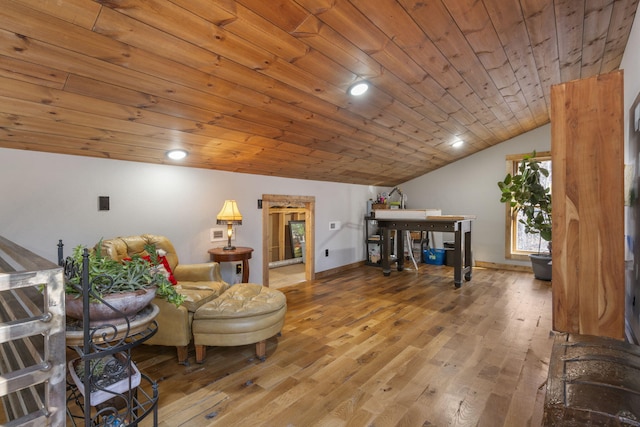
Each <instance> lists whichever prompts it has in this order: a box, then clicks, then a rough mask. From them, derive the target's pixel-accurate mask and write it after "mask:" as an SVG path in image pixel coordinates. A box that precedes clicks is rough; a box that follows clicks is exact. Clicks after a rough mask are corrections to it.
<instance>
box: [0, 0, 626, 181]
mask: <svg viewBox="0 0 640 427" xmlns="http://www.w3.org/2000/svg"><path fill="white" fill-rule="evenodd" d="M637 3H638V0H616V1H614V0H584V1H583V0H555V1H552V0H429V1H424V0H268V1H267V0H238V1H231V0H216V1H212V0H171V1H168V0H102V1H91V0H57V1H56V0H21V1H12V0H2V7H1V8H0V37H1V38H2V40H1V41H0V146H2V147H9V148H18V149H25V150H35V151H46V152H55V153H66V154H74V155H83V156H94V157H102V158H111V159H123V160H132V161H139V162H148V163H172V164H175V162H172V161H169V160H167V159H166V158H165V152H166V151H167V150H169V149H172V148H184V149H186V150H187V151H188V152H189V156H188V157H187V159H186V160H184V161H182V162H181V163H180V164H183V165H186V166H191V167H198V168H210V169H218V170H225V171H234V172H242V173H251V174H261V175H273V176H282V177H291V178H302V179H314V180H322V181H336V182H344V183H357V184H366V185H383V186H393V185H396V184H398V183H402V182H405V181H407V180H409V179H412V178H414V177H417V176H420V175H423V174H425V173H427V172H430V171H433V170H435V169H437V168H439V167H442V166H444V165H446V164H448V163H451V162H454V161H456V160H458V159H461V158H463V157H465V156H468V155H470V154H473V153H475V152H477V151H480V150H482V149H485V148H487V147H490V146H492V145H494V144H497V143H499V142H502V141H505V140H506V139H509V138H512V137H514V136H517V135H519V134H521V133H523V132H527V131H529V130H531V129H534V128H536V127H538V126H541V125H544V124H546V123H548V121H549V105H550V99H549V96H550V86H551V85H553V84H556V83H560V82H566V81H569V80H574V79H579V78H584V77H589V76H593V75H596V74H599V73H606V72H609V71H612V70H615V69H617V68H618V67H619V65H620V61H621V58H622V55H623V52H624V48H625V46H626V43H627V40H628V37H629V32H630V29H631V25H632V22H633V19H634V16H635V13H636V9H637ZM359 80H368V81H369V82H370V83H371V85H372V87H371V89H370V90H369V91H368V92H367V93H366V94H365V95H364V96H362V97H361V98H357V99H356V98H353V97H350V96H349V95H347V93H346V91H347V88H348V87H349V86H350V85H352V84H353V83H354V82H357V81H359ZM458 139H459V140H462V141H464V142H465V144H464V145H463V146H462V147H461V148H457V149H456V148H453V147H452V143H453V142H454V141H456V140H458Z"/></svg>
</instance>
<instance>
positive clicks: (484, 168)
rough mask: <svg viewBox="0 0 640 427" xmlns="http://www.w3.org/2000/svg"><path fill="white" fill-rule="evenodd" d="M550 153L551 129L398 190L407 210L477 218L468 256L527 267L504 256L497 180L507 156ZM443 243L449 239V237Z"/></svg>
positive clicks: (502, 209) (502, 208)
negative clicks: (433, 210) (439, 210)
mask: <svg viewBox="0 0 640 427" xmlns="http://www.w3.org/2000/svg"><path fill="white" fill-rule="evenodd" d="M533 150H536V151H538V152H541V151H549V150H551V126H550V125H545V126H542V127H540V128H538V129H535V130H533V131H531V132H527V133H525V134H524V135H520V136H518V137H515V138H513V139H510V140H508V141H506V142H503V143H501V144H497V145H494V146H493V147H491V148H488V149H486V150H483V151H481V152H479V153H476V154H474V155H472V156H469V157H466V158H464V159H462V160H459V161H457V162H455V163H452V164H450V165H447V166H445V167H443V168H440V169H438V170H436V171H434V172H431V173H428V174H426V175H423V176H421V177H419V178H416V179H413V180H411V181H408V182H406V183H404V184H402V185H400V188H401V189H402V191H403V192H404V193H405V194H406V196H407V207H408V208H410V209H415V208H439V209H442V214H443V215H458V214H465V215H476V217H477V219H476V220H475V221H474V222H473V225H472V239H471V246H472V252H473V258H474V259H475V260H478V261H485V262H494V263H501V264H521V265H528V264H529V263H528V262H524V263H523V262H518V261H512V260H507V259H505V257H504V242H505V240H504V239H505V206H504V204H502V203H500V190H499V189H498V184H497V183H498V181H502V180H503V179H504V176H505V174H506V171H507V169H506V155H508V154H521V153H531V152H532V151H533ZM445 240H453V238H449V239H447V236H445Z"/></svg>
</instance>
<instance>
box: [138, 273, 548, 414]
mask: <svg viewBox="0 0 640 427" xmlns="http://www.w3.org/2000/svg"><path fill="white" fill-rule="evenodd" d="M281 290H282V291H283V292H284V293H285V295H286V297H287V304H288V311H287V315H286V319H285V326H284V328H283V330H282V335H281V336H278V337H273V338H271V339H269V340H268V341H267V359H266V361H265V362H260V361H259V360H257V359H256V358H255V357H254V351H255V346H252V345H251V346H238V347H226V348H223V347H217V348H210V349H209V350H208V351H207V357H206V359H205V362H204V363H203V364H202V365H198V364H196V363H194V356H195V355H194V351H193V349H191V350H190V353H189V360H190V362H191V365H189V366H182V365H177V363H176V360H175V349H173V348H168V347H160V346H141V347H139V348H136V349H134V354H133V358H134V360H135V361H136V363H137V366H138V368H139V369H141V370H142V371H143V372H144V373H146V374H147V375H149V376H150V377H151V378H155V379H157V380H158V383H159V392H160V401H159V407H160V412H159V413H160V425H161V426H171V427H174V426H179V425H184V426H187V425H188V426H269V427H279V426H283V427H289V426H291V427H307V426H339V427H344V426H374V425H375V426H376V427H380V426H476V425H478V426H481V425H487V426H494V427H499V426H509V427H510V426H514V425H523V426H525V425H529V426H534V425H539V423H540V420H541V417H542V402H543V401H544V387H542V388H541V385H543V383H544V380H545V378H546V375H547V370H548V362H549V356H550V354H551V346H552V344H553V340H552V338H551V335H550V331H551V286H550V284H549V283H547V282H541V281H538V280H535V279H534V278H533V276H532V275H531V274H530V273H521V272H504V271H500V270H490V269H480V268H474V271H473V279H472V280H471V281H470V282H465V283H464V284H463V286H462V288H459V289H456V288H455V287H454V286H453V283H452V271H451V269H450V268H449V267H439V266H431V265H425V264H421V265H420V268H419V270H418V271H417V272H416V271H403V272H397V271H393V272H392V274H391V275H390V276H389V277H384V276H383V274H382V271H381V270H380V269H378V268H375V267H361V268H356V269H353V270H349V271H344V272H341V273H339V274H336V275H333V276H329V277H324V278H322V279H319V280H315V281H312V282H303V283H300V284H296V285H294V286H289V287H284V288H281ZM536 422H537V423H538V424H535V423H536ZM141 425H142V426H143V427H147V426H149V425H151V424H150V423H148V422H147V420H145V421H144V422H143V423H142V424H141Z"/></svg>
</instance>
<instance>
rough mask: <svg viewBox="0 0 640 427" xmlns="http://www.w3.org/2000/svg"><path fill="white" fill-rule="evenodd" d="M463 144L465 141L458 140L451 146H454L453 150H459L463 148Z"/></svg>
mask: <svg viewBox="0 0 640 427" xmlns="http://www.w3.org/2000/svg"><path fill="white" fill-rule="evenodd" d="M462 144H464V141H463V140H461V139H459V140H457V141H456V142H454V143H453V144H451V146H452V147H453V148H458V147H462Z"/></svg>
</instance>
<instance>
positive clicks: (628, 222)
mask: <svg viewBox="0 0 640 427" xmlns="http://www.w3.org/2000/svg"><path fill="white" fill-rule="evenodd" d="M638 46H640V22H639V20H638V18H637V16H636V19H635V20H634V23H633V27H632V28H631V34H630V35H629V41H628V42H627V47H626V49H625V51H624V56H623V57H622V62H621V63H620V68H621V69H622V70H624V111H625V117H624V132H625V163H626V164H628V165H630V166H631V167H632V168H633V170H634V174H633V176H634V180H633V188H634V189H635V190H636V194H638V187H640V179H639V178H638V177H639V176H640V173H639V172H638V167H639V164H640V159H635V158H633V157H634V156H632V155H630V152H634V151H636V150H633V149H631V144H633V143H636V144H637V142H632V141H631V140H630V138H629V132H630V129H631V127H632V126H633V124H632V121H631V120H630V116H629V110H630V109H631V106H632V105H633V102H634V101H635V99H636V97H637V96H638V94H639V93H640V78H638V76H639V75H640V49H638ZM636 138H637V137H636ZM638 212H640V205H639V203H638V201H637V200H636V202H635V203H634V204H633V206H631V207H625V234H626V235H628V236H631V238H632V239H633V240H632V241H634V242H635V243H634V244H632V246H634V245H635V254H634V253H633V252H634V251H633V249H631V250H628V251H627V256H626V259H627V261H629V263H628V265H631V266H632V267H631V268H628V269H627V274H626V278H625V294H626V295H625V301H626V313H625V317H626V319H627V322H628V324H629V327H630V329H631V330H632V333H631V334H632V335H634V339H631V341H632V342H636V343H637V342H638V340H640V309H638V305H636V304H634V301H635V300H637V299H638V297H639V296H640V280H638V278H637V274H633V272H634V271H636V272H637V271H638V269H639V267H638V266H639V265H640V260H639V259H638V257H637V254H638V249H637V245H638V242H639V241H640V236H639V234H640V229H639V228H638V224H637V223H638V219H637V216H638Z"/></svg>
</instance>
